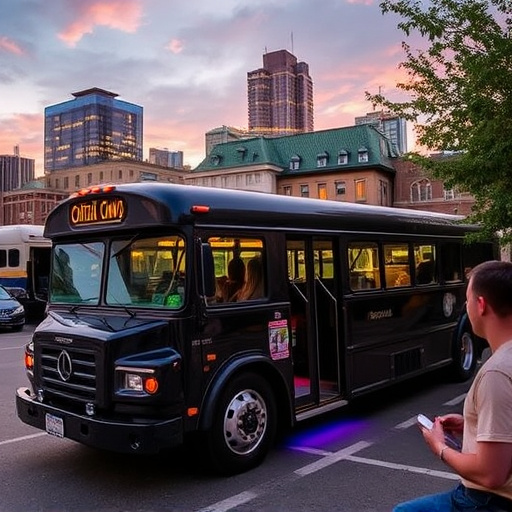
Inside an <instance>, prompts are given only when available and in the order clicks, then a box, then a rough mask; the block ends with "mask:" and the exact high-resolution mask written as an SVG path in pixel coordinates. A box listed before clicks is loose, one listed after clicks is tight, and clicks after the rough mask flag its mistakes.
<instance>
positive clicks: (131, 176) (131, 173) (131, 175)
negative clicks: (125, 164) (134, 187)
mask: <svg viewBox="0 0 512 512" xmlns="http://www.w3.org/2000/svg"><path fill="white" fill-rule="evenodd" d="M130 178H133V169H130Z"/></svg>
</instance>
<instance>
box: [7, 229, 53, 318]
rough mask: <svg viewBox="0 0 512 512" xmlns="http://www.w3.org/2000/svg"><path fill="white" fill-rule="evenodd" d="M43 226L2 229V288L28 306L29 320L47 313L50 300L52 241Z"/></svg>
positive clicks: (26, 308) (26, 307)
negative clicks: (47, 302) (46, 235)
mask: <svg viewBox="0 0 512 512" xmlns="http://www.w3.org/2000/svg"><path fill="white" fill-rule="evenodd" d="M43 229H44V226H33V225H28V224H20V225H14V226H0V284H1V285H2V286H4V287H5V288H7V289H8V290H9V291H10V292H11V293H13V295H15V296H16V297H17V298H18V300H20V302H22V304H23V305H24V306H25V310H26V312H27V315H28V316H31V315H36V316H37V315H39V314H40V313H42V311H44V308H45V306H46V301H47V299H48V275H49V272H50V251H51V245H52V244H51V241H50V240H49V239H48V238H45V237H44V236H43Z"/></svg>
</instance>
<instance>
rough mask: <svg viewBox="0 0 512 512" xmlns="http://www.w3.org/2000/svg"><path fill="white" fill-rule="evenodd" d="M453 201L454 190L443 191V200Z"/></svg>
mask: <svg viewBox="0 0 512 512" xmlns="http://www.w3.org/2000/svg"><path fill="white" fill-rule="evenodd" d="M453 199H455V190H453V188H451V189H444V200H445V201H452V200H453Z"/></svg>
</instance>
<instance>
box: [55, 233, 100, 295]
mask: <svg viewBox="0 0 512 512" xmlns="http://www.w3.org/2000/svg"><path fill="white" fill-rule="evenodd" d="M103 253H104V246H103V244H102V243H101V242H94V243H88V244H65V245H57V246H56V247H55V249H54V251H53V263H52V270H53V271H52V274H51V284H50V301H51V302H65V303H70V304H84V303H87V304H97V303H98V301H99V297H100V283H101V272H102V263H103Z"/></svg>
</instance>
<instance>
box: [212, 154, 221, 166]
mask: <svg viewBox="0 0 512 512" xmlns="http://www.w3.org/2000/svg"><path fill="white" fill-rule="evenodd" d="M210 161H211V163H212V165H219V164H220V155H212V156H211V159H210Z"/></svg>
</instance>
